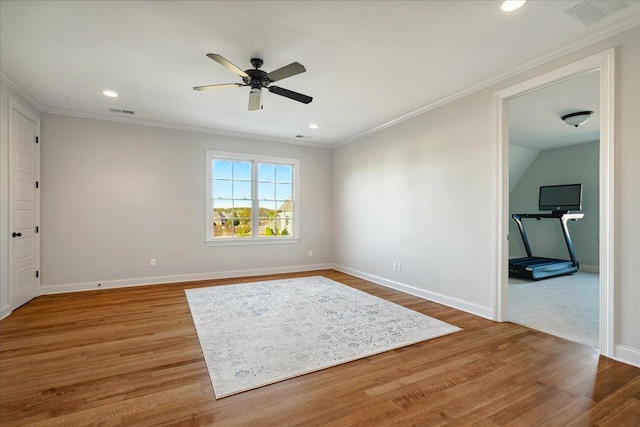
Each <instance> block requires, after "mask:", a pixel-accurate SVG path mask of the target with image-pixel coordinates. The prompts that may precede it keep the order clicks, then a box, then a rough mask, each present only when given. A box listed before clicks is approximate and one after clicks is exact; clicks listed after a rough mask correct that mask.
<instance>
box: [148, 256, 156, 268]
mask: <svg viewBox="0 0 640 427" xmlns="http://www.w3.org/2000/svg"><path fill="white" fill-rule="evenodd" d="M149 266H151V267H155V266H156V259H155V258H151V259H150V260H149Z"/></svg>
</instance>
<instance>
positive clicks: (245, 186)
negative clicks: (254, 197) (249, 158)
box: [233, 181, 251, 199]
mask: <svg viewBox="0 0 640 427" xmlns="http://www.w3.org/2000/svg"><path fill="white" fill-rule="evenodd" d="M233 198H234V199H251V183H250V182H246V181H233Z"/></svg>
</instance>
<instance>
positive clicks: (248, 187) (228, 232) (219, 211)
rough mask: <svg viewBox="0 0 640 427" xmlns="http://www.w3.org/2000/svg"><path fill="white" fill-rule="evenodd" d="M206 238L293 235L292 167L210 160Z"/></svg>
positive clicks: (266, 162)
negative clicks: (209, 204) (209, 212)
mask: <svg viewBox="0 0 640 427" xmlns="http://www.w3.org/2000/svg"><path fill="white" fill-rule="evenodd" d="M210 161H211V171H210V176H211V212H212V216H211V219H210V220H211V236H210V238H213V239H218V238H223V239H224V238H247V239H256V238H258V239H259V238H278V237H283V236H293V235H294V232H295V230H294V221H293V216H294V209H293V207H294V203H293V194H294V193H293V189H294V188H293V187H294V165H293V164H286V163H276V162H269V161H263V160H260V159H259V158H258V159H256V160H253V159H248V160H247V159H234V158H216V157H210Z"/></svg>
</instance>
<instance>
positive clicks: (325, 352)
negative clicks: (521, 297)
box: [185, 276, 461, 399]
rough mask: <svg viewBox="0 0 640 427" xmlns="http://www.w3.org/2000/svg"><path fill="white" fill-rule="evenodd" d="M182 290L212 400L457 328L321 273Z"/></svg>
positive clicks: (447, 332)
mask: <svg viewBox="0 0 640 427" xmlns="http://www.w3.org/2000/svg"><path fill="white" fill-rule="evenodd" d="M185 293H186V295H187V300H188V301H189V308H190V309H191V315H192V316H193V321H194V324H195V326H196V331H197V333H198V338H199V340H200V345H201V347H202V352H203V354H204V358H205V360H206V363H207V368H208V369H209V375H210V376H211V383H212V384H213V389H214V392H215V395H216V398H217V399H219V398H222V397H225V396H229V395H232V394H236V393H240V392H242V391H246V390H251V389H254V388H257V387H261V386H264V385H267V384H272V383H275V382H278V381H282V380H286V379H289V378H293V377H296V376H299V375H303V374H306V373H309V372H314V371H318V370H320V369H324V368H328V367H331V366H335V365H339V364H341V363H345V362H350V361H353V360H357V359H361V358H363V357H367V356H371V355H374V354H378V353H382V352H384V351H388V350H392V349H396V348H400V347H404V346H407V345H410V344H415V343H417V342H421V341H426V340H428V339H431V338H435V337H439V336H442V335H446V334H450V333H452V332H456V331H459V330H461V329H460V328H458V327H455V326H452V325H450V324H448V323H445V322H442V321H440V320H437V319H434V318H431V317H429V316H425V315H424V314H421V313H418V312H416V311H413V310H410V309H408V308H405V307H402V306H400V305H397V304H393V303H391V302H389V301H386V300H384V299H381V298H378V297H375V296H373V295H370V294H367V293H365V292H362V291H359V290H357V289H354V288H351V287H349V286H345V285H342V284H340V283H338V282H335V281H333V280H330V279H327V278H325V277H322V276H314V277H305V278H296V279H286V280H273V281H266V282H255V283H246V284H238V285H226V286H214V287H211V288H201V289H187V290H186V291H185Z"/></svg>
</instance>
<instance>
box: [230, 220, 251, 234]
mask: <svg viewBox="0 0 640 427" xmlns="http://www.w3.org/2000/svg"><path fill="white" fill-rule="evenodd" d="M234 231H235V237H251V218H236V219H235V220H234Z"/></svg>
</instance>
